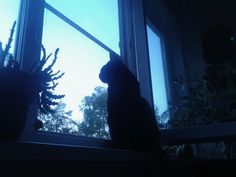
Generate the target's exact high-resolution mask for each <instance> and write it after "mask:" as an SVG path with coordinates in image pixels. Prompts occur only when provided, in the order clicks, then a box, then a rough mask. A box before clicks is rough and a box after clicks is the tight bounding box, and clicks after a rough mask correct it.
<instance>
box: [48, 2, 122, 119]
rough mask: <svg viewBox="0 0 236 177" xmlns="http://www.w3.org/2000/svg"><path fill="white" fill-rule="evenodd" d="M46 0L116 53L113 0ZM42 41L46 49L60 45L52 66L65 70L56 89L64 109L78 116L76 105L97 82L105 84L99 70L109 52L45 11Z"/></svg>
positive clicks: (52, 49) (115, 16)
mask: <svg viewBox="0 0 236 177" xmlns="http://www.w3.org/2000/svg"><path fill="white" fill-rule="evenodd" d="M69 2H70V3H68V1H67V0H60V1H55V0H47V3H49V4H50V5H51V6H53V7H54V8H56V9H57V10H58V11H60V12H61V13H63V14H64V15H65V16H67V17H68V18H70V19H71V20H72V21H74V22H75V23H77V24H78V25H79V26H81V27H82V28H84V29H85V30H87V31H88V32H89V33H90V34H92V35H94V36H95V37H96V38H98V39H99V40H100V41H101V42H103V43H105V44H106V45H107V46H108V47H110V48H111V49H113V50H114V51H116V52H117V53H119V46H118V45H119V26H118V8H117V2H116V0H113V1H111V0H100V1H88V0H70V1H69ZM44 19H45V20H44V28H43V44H44V46H45V48H46V49H47V51H51V52H52V51H54V50H55V48H57V47H59V48H60V51H59V55H58V61H57V63H56V65H55V68H54V69H55V70H62V71H64V72H65V75H64V76H63V78H61V80H60V82H59V85H58V87H57V90H56V92H57V93H59V94H65V95H66V96H65V98H64V100H63V101H64V102H65V103H66V104H67V107H66V109H67V110H73V118H74V119H79V120H81V119H82V117H83V114H82V113H81V112H80V111H79V105H80V104H81V100H82V99H83V98H84V96H87V95H90V94H91V93H92V92H93V89H94V88H95V87H96V86H104V87H106V85H105V84H103V83H102V82H101V81H100V80H99V78H98V74H99V72H100V69H101V67H102V66H103V65H104V64H105V63H106V62H107V61H108V60H109V53H108V52H107V51H106V50H104V49H103V48H101V47H100V46H98V45H97V44H96V43H94V42H93V41H91V40H90V39H88V38H87V37H86V36H84V35H83V34H81V33H80V32H79V31H77V30H76V29H74V28H73V27H71V26H69V25H68V24H67V23H65V22H64V21H62V20H61V19H60V18H58V17H57V16H55V15H54V14H52V13H51V12H50V11H48V10H46V11H45V18H44Z"/></svg>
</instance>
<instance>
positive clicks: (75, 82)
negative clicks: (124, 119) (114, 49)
mask: <svg viewBox="0 0 236 177" xmlns="http://www.w3.org/2000/svg"><path fill="white" fill-rule="evenodd" d="M45 13H46V20H45V23H44V29H43V44H44V46H45V48H46V51H48V52H49V51H50V52H53V51H54V50H55V48H57V47H58V48H60V51H59V53H58V60H57V62H56V64H55V66H54V70H55V71H57V70H61V71H63V72H65V75H64V76H63V77H62V78H61V79H60V80H59V85H58V86H57V88H56V90H55V93H57V94H65V97H64V98H63V99H62V100H61V103H60V104H59V105H58V106H57V107H56V109H57V113H56V114H55V115H49V116H43V115H41V118H40V119H42V120H43V122H44V126H45V127H44V129H43V130H45V131H53V132H58V133H70V134H74V135H84V136H91V137H98V138H109V134H108V126H107V124H106V116H107V112H106V95H107V92H106V85H105V84H103V83H102V82H101V81H100V80H99V77H98V75H99V72H100V69H101V67H102V66H103V65H104V64H105V63H106V62H107V61H108V60H109V53H108V52H107V51H105V50H104V49H102V48H101V47H99V46H98V45H97V44H96V43H94V42H92V41H91V40H89V39H88V38H86V37H85V36H84V35H82V34H81V33H79V32H78V31H77V30H75V29H73V28H72V27H71V26H69V25H67V24H66V23H65V22H64V21H62V20H61V19H59V18H58V17H56V16H55V15H54V14H52V13H51V12H49V11H47V10H46V11H45ZM52 58H53V57H52ZM49 63H50V62H49ZM86 96H87V97H86ZM85 97H86V98H85ZM83 100H84V101H83Z"/></svg>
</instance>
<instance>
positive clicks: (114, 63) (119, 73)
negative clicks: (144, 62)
mask: <svg viewBox="0 0 236 177" xmlns="http://www.w3.org/2000/svg"><path fill="white" fill-rule="evenodd" d="M130 74H131V72H130V71H129V70H128V69H127V68H126V66H125V65H124V64H123V62H122V61H121V59H120V58H119V57H118V56H115V55H112V54H111V55H110V61H108V62H107V63H106V64H105V65H104V66H103V67H102V68H101V70H100V74H99V78H100V79H101V81H102V82H104V83H107V84H108V85H111V84H115V83H119V84H121V83H122V82H124V81H125V79H126V78H127V77H129V76H127V75H130Z"/></svg>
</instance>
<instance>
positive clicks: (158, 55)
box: [147, 26, 168, 126]
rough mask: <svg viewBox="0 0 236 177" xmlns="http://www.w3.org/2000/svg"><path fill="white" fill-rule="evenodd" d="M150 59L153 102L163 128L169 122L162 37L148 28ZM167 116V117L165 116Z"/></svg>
mask: <svg viewBox="0 0 236 177" xmlns="http://www.w3.org/2000/svg"><path fill="white" fill-rule="evenodd" d="M147 37H148V48H149V59H150V68H151V79H152V90H153V99H154V100H153V101H154V106H155V111H156V115H157V119H158V122H159V124H160V125H161V126H162V125H163V124H165V123H166V122H167V121H168V115H166V114H165V113H166V112H167V98H166V86H165V76H164V64H163V57H162V51H161V40H160V37H159V36H158V35H157V34H156V33H155V32H154V31H153V30H152V29H151V28H150V27H149V26H147ZM165 115H166V116H165Z"/></svg>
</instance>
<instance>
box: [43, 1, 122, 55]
mask: <svg viewBox="0 0 236 177" xmlns="http://www.w3.org/2000/svg"><path fill="white" fill-rule="evenodd" d="M45 8H46V9H47V10H49V11H50V12H52V13H53V14H54V15H56V16H57V17H59V18H60V19H62V20H63V21H64V22H66V23H67V24H69V25H70V26H72V27H73V28H75V29H76V30H77V31H79V32H80V33H82V34H84V35H85V36H86V37H88V38H89V39H90V40H92V41H93V42H95V43H96V44H98V45H99V46H100V47H102V48H103V49H105V50H106V51H108V52H109V53H113V54H116V55H118V54H117V53H116V52H115V51H113V50H112V49H110V48H109V47H108V46H106V45H105V44H104V43H102V42H101V41H100V40H98V39H97V38H95V37H94V36H93V35H91V34H90V33H88V32H87V31H86V30H84V29H83V28H82V27H80V26H79V25H78V24H76V23H75V22H73V21H72V20H71V19H69V18H68V17H66V16H65V15H64V14H62V13H61V12H59V11H58V10H57V9H55V8H54V7H52V6H51V5H49V4H48V3H46V2H45Z"/></svg>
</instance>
